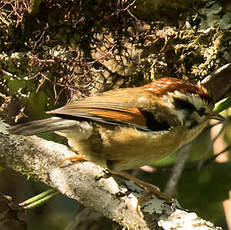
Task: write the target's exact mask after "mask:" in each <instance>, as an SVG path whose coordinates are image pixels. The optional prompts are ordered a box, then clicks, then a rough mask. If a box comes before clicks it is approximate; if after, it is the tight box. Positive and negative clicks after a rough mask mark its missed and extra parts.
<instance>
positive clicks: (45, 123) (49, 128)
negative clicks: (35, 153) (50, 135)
mask: <svg viewBox="0 0 231 230" xmlns="http://www.w3.org/2000/svg"><path fill="white" fill-rule="evenodd" d="M76 125H79V122H78V121H76V120H68V119H63V118H60V117H51V118H47V119H44V120H37V121H30V122H27V123H24V124H19V125H15V126H12V127H10V128H9V132H10V133H11V134H17V135H24V136H31V135H36V134H39V133H44V132H53V131H58V130H64V129H69V128H73V126H76Z"/></svg>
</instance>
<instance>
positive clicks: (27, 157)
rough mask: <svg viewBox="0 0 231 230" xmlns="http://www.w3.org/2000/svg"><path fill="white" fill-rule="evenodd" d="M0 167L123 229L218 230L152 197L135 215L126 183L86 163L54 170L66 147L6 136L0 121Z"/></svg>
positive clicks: (132, 191)
mask: <svg viewBox="0 0 231 230" xmlns="http://www.w3.org/2000/svg"><path fill="white" fill-rule="evenodd" d="M0 146H1V151H0V163H1V164H2V165H4V166H6V167H8V168H11V169H13V170H16V171H18V172H20V173H23V174H25V175H26V176H27V177H30V178H32V179H35V180H38V181H40V182H43V183H45V184H46V185H48V186H50V187H52V188H53V189H56V190H58V191H59V192H60V193H62V194H64V195H66V196H68V197H70V198H72V199H75V200H77V201H79V202H80V203H82V204H83V205H84V206H86V207H88V208H91V209H93V210H95V211H97V212H99V213H101V214H103V215H104V216H105V217H107V218H109V219H111V220H113V221H115V222H117V223H118V224H119V225H121V226H122V227H124V228H128V229H131V230H132V229H142V230H149V229H160V228H159V227H162V228H163V229H170V227H173V229H178V228H179V229H180V228H181V229H185V227H184V226H187V227H188V226H190V225H192V226H195V225H197V226H198V224H199V225H200V226H205V227H207V228H205V229H219V228H216V227H214V225H213V224H212V223H210V222H208V221H205V220H202V219H201V218H199V217H197V216H196V214H194V213H187V212H185V211H182V210H179V209H177V208H176V207H175V206H176V205H173V204H171V205H170V204H167V203H165V201H163V200H159V199H157V198H155V197H153V198H152V199H151V200H150V201H148V202H147V203H146V204H145V205H144V206H143V207H142V209H141V210H140V212H139V213H138V212H137V210H136V208H137V197H139V196H141V194H142V193H143V192H144V190H143V189H141V188H140V187H138V186H136V185H135V184H133V183H132V182H130V181H126V180H124V179H122V178H120V177H117V176H113V177H112V176H111V175H108V174H106V173H105V171H104V170H103V169H102V168H100V167H99V166H97V165H94V164H92V163H90V162H83V163H78V164H71V165H69V166H67V167H62V168H60V167H59V166H58V163H59V162H60V161H61V160H62V159H64V158H66V157H70V156H73V155H74V154H75V153H74V152H72V151H70V150H69V149H68V148H67V147H66V146H64V145H61V144H57V143H54V142H51V141H46V140H43V139H41V138H38V137H36V136H31V137H23V136H15V135H10V134H9V133H8V131H7V125H6V124H5V123H3V122H2V121H1V120H0Z"/></svg>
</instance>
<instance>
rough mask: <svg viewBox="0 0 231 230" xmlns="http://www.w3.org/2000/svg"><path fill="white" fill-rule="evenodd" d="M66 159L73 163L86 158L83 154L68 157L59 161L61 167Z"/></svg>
mask: <svg viewBox="0 0 231 230" xmlns="http://www.w3.org/2000/svg"><path fill="white" fill-rule="evenodd" d="M66 161H70V162H71V163H73V162H82V161H86V159H85V158H84V156H82V155H76V156H71V157H67V158H65V159H63V160H61V161H60V162H59V167H62V166H63V165H64V163H65V162H66Z"/></svg>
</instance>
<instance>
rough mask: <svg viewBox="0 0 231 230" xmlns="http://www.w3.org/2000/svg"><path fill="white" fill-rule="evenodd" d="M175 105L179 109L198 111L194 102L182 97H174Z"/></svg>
mask: <svg viewBox="0 0 231 230" xmlns="http://www.w3.org/2000/svg"><path fill="white" fill-rule="evenodd" d="M174 105H175V106H176V108H177V109H184V110H188V111H196V107H195V106H194V105H193V104H192V103H190V102H188V101H185V100H182V99H180V98H174Z"/></svg>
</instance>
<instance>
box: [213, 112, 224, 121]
mask: <svg viewBox="0 0 231 230" xmlns="http://www.w3.org/2000/svg"><path fill="white" fill-rule="evenodd" d="M210 116H211V119H214V120H218V121H224V120H225V118H224V117H223V116H221V115H220V114H218V113H215V112H212V113H210Z"/></svg>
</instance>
